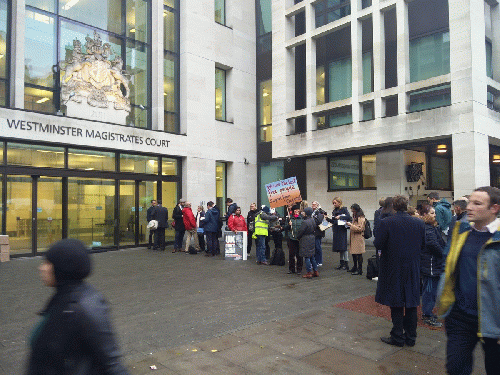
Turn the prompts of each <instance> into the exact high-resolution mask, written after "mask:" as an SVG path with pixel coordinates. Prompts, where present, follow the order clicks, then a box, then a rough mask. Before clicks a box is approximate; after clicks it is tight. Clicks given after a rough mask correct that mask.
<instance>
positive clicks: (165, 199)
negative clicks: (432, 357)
mask: <svg viewBox="0 0 500 375" xmlns="http://www.w3.org/2000/svg"><path fill="white" fill-rule="evenodd" d="M161 196H162V199H161V202H162V206H163V207H167V209H168V218H169V221H170V222H171V219H172V212H173V211H174V207H175V206H176V205H177V182H162V183H161ZM193 205H194V204H193ZM174 237H175V230H174V228H173V227H172V226H171V225H169V226H168V229H167V230H166V231H165V240H166V241H173V240H174Z"/></svg>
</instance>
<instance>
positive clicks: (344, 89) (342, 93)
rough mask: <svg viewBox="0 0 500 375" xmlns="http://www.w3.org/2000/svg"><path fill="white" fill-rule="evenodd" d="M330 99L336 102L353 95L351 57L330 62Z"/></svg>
mask: <svg viewBox="0 0 500 375" xmlns="http://www.w3.org/2000/svg"><path fill="white" fill-rule="evenodd" d="M328 68H329V71H328V73H329V90H328V92H329V101H330V102H335V101H337V100H342V99H346V98H350V97H351V95H352V64H351V58H350V57H349V58H347V59H342V60H337V61H332V62H331V63H330V64H329V67H328Z"/></svg>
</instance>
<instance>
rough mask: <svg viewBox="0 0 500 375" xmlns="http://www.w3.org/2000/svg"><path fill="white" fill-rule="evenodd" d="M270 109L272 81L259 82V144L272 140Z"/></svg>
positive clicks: (271, 104)
mask: <svg viewBox="0 0 500 375" xmlns="http://www.w3.org/2000/svg"><path fill="white" fill-rule="evenodd" d="M272 108H273V83H272V80H267V81H264V82H260V84H259V127H260V137H259V140H260V142H271V141H272V140H273V126H272V120H273V119H272V115H273V113H272Z"/></svg>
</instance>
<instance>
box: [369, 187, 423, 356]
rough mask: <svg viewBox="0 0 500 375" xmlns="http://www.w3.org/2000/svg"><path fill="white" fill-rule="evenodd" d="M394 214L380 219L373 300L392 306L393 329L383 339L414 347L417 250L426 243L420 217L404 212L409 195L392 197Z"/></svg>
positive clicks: (418, 298) (417, 283)
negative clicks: (378, 253)
mask: <svg viewBox="0 0 500 375" xmlns="http://www.w3.org/2000/svg"><path fill="white" fill-rule="evenodd" d="M393 207H394V209H395V210H396V213H395V214H394V215H392V216H388V217H387V218H385V219H383V220H381V221H380V224H379V228H378V229H377V236H376V237H375V241H374V245H375V247H376V248H377V249H380V251H381V257H380V269H379V276H378V283H377V293H376V296H375V301H376V302H378V303H380V304H382V305H386V306H390V308H391V318H392V324H393V327H392V330H391V334H390V336H389V337H381V338H380V339H381V340H382V342H384V343H386V344H390V345H395V346H399V347H402V346H404V345H405V344H406V345H407V346H414V345H415V341H416V339H417V320H418V317H417V306H418V305H419V304H420V253H421V252H422V249H423V248H424V246H425V226H424V223H423V221H422V220H420V219H417V218H415V217H411V216H410V215H408V214H407V213H406V210H407V209H408V198H406V197H403V196H401V195H397V196H395V197H394V199H393Z"/></svg>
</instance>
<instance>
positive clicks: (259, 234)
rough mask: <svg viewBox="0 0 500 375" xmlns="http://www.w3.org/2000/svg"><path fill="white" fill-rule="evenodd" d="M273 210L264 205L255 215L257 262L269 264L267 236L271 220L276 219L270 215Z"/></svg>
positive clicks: (254, 235)
mask: <svg viewBox="0 0 500 375" xmlns="http://www.w3.org/2000/svg"><path fill="white" fill-rule="evenodd" d="M270 212H271V210H270V209H269V207H267V206H262V209H261V210H260V211H259V212H258V213H257V215H256V216H255V232H254V234H253V237H254V238H257V264H262V265H265V266H267V264H268V263H267V258H266V237H267V236H268V234H269V231H268V228H269V221H271V220H276V216H274V215H270Z"/></svg>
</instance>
